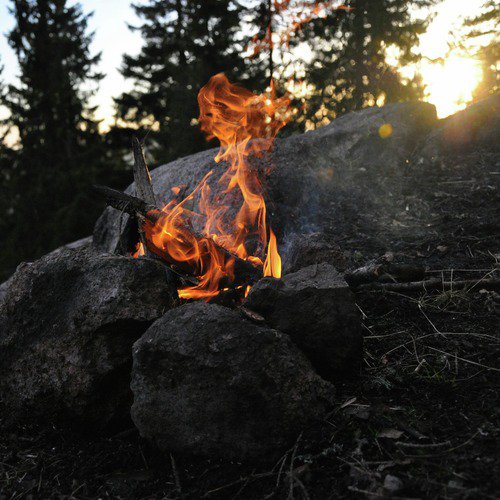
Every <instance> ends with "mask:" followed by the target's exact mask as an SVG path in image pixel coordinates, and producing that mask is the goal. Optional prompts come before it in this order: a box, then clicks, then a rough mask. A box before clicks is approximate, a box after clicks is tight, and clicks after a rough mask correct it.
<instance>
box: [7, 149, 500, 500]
mask: <svg viewBox="0 0 500 500" xmlns="http://www.w3.org/2000/svg"><path fill="white" fill-rule="evenodd" d="M498 167H499V160H498V156H497V155H493V154H487V153H485V152H475V153H473V154H469V155H467V157H465V158H458V157H457V158H454V159H453V160H449V161H446V162H444V166H443V165H441V166H436V165H434V164H432V165H431V164H430V163H429V164H428V165H424V166H418V168H419V171H418V175H416V174H414V173H412V171H411V168H417V166H416V165H413V166H410V167H408V172H407V173H405V175H403V176H402V177H401V176H399V177H398V180H397V183H396V181H394V184H391V182H392V181H390V179H388V178H383V177H379V178H377V180H376V182H377V183H379V185H382V184H383V185H384V188H385V189H386V190H389V191H390V190H391V189H392V188H391V186H394V188H395V189H396V187H397V192H398V196H397V197H396V201H395V202H392V203H387V204H386V205H384V206H382V205H380V204H379V205H374V198H370V197H369V196H367V195H366V191H365V186H364V185H363V182H360V184H359V186H358V189H357V191H352V192H346V190H345V189H337V188H332V197H331V199H332V202H331V206H330V210H328V211H327V212H326V213H324V214H323V215H324V219H325V220H324V223H325V231H326V232H327V233H328V234H329V235H330V236H331V237H332V238H333V239H334V240H335V241H336V242H337V243H338V244H339V245H340V246H341V248H342V249H343V250H344V251H345V252H346V256H347V258H348V261H349V267H350V268H351V269H352V268H355V267H359V266H361V265H363V264H365V263H366V262H368V261H369V260H370V259H374V258H378V257H380V256H381V255H383V254H386V252H392V254H393V258H394V260H395V261H401V262H406V263H414V264H418V265H421V266H424V267H425V268H426V275H427V276H428V277H439V276H442V277H443V279H444V281H455V280H458V279H474V280H477V281H478V284H477V285H476V286H472V287H470V288H468V289H460V288H448V289H443V290H440V291H433V292H422V291H421V292H412V293H405V294H401V293H391V292H384V291H381V290H376V291H375V290H374V291H370V290H366V289H364V290H363V291H358V292H356V298H357V303H358V306H359V308H360V310H361V311H362V314H363V324H364V329H365V353H364V367H363V369H362V371H361V373H360V375H359V377H357V378H355V379H353V380H350V381H347V382H343V383H339V384H337V387H338V399H337V401H338V403H337V405H336V406H335V408H334V409H333V411H332V413H331V415H330V416H329V418H328V419H327V420H326V421H324V422H319V423H318V424H317V425H316V426H315V427H314V428H310V429H304V433H303V434H302V435H301V436H300V437H299V438H298V439H297V442H296V444H295V446H294V447H293V448H291V449H290V450H289V451H288V452H287V453H286V454H284V456H283V457H282V459H280V460H279V461H278V462H277V463H266V462H264V461H263V462H261V463H236V462H233V463H228V462H221V461H214V460H201V459H192V458H189V457H183V456H173V455H168V454H159V453H157V452H156V451H155V450H154V449H153V448H151V447H150V446H149V445H148V444H147V443H146V442H144V441H142V440H141V439H140V437H139V436H138V434H137V432H136V431H135V430H134V428H133V427H132V425H131V424H128V426H125V427H124V428H122V429H118V428H115V429H111V430H109V429H108V431H107V432H106V433H105V434H103V435H100V436H82V435H76V434H75V433H69V432H67V431H65V430H63V429H58V428H52V429H47V428H44V429H40V428H35V427H24V426H19V427H17V428H14V429H9V430H8V431H4V432H2V433H0V492H1V493H0V498H10V499H14V498H16V499H17V498H29V497H31V498H82V499H84V498H193V499H198V498H241V499H245V498H248V499H254V498H295V499H301V498H304V499H307V498H310V499H328V498H332V499H334V498H335V499H336V498H365V497H366V498H386V497H393V498H478V499H487V498H492V499H493V498H497V497H498V496H499V495H500V467H499V463H498V455H499V454H498V451H499V450H498V445H497V443H498V437H499V436H498V429H499V415H500V412H499V406H498V392H497V386H496V384H497V382H498V372H499V370H500V369H499V364H498V358H497V353H498V349H497V346H498V333H499V328H498V320H499V315H500V311H499V309H500V301H499V295H498V293H496V292H495V291H491V290H490V291H488V290H485V289H483V288H482V287H481V284H480V283H479V280H480V279H481V278H483V277H486V276H487V277H497V278H498V277H499V276H498V271H499V259H500V245H499V231H498V229H499V227H498V221H499V220H500V204H499V203H498V201H499V199H498V179H499V177H498V174H499V172H498V170H499V168H498ZM415 179H418V180H417V181H416V180H415ZM372 182H375V181H373V180H370V179H369V177H367V180H366V184H367V185H368V184H370V183H372ZM333 195H335V196H333Z"/></svg>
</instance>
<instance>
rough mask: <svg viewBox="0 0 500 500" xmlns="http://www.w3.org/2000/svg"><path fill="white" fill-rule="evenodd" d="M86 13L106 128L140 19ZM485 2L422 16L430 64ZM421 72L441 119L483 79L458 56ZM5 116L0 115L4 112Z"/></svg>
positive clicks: (134, 49)
mask: <svg viewBox="0 0 500 500" xmlns="http://www.w3.org/2000/svg"><path fill="white" fill-rule="evenodd" d="M10 3H11V2H10V1H9V0H0V34H1V35H0V60H1V62H2V64H3V65H4V67H5V69H4V74H3V79H4V81H7V82H10V81H14V80H15V77H16V75H17V73H18V68H17V63H16V59H15V56H14V54H13V52H12V50H11V48H10V47H9V46H8V44H7V41H6V39H5V36H4V35H5V34H6V33H7V32H8V31H9V30H10V29H12V27H13V18H12V16H11V14H10V13H9V11H8V6H9V4H10ZM80 3H81V5H82V6H83V9H84V11H85V12H91V11H93V12H94V16H93V17H92V18H91V20H90V29H92V30H94V31H95V33H96V35H95V38H94V41H93V45H92V49H93V51H94V53H95V52H102V60H101V63H100V68H99V70H100V71H101V72H103V73H104V74H105V75H106V76H105V78H104V80H103V81H102V82H101V84H100V88H99V91H98V94H97V95H96V96H95V97H94V101H93V104H95V105H97V107H98V110H97V118H100V119H103V120H104V126H106V125H109V124H110V123H112V116H113V99H112V98H113V96H117V95H119V94H120V93H121V92H123V91H124V90H128V89H130V87H131V82H127V81H125V80H124V78H123V77H122V76H121V75H120V73H119V67H120V65H121V61H122V55H123V54H124V53H127V54H136V53H138V52H139V50H140V47H141V38H140V34H139V33H133V32H131V31H130V30H129V29H128V27H127V23H129V24H137V22H138V20H137V17H136V16H135V14H134V11H133V10H132V8H131V7H130V0H80ZM483 3H484V0H444V1H443V2H442V3H441V4H440V5H439V6H437V7H434V8H433V9H431V10H430V11H429V12H425V13H424V15H425V16H426V17H427V16H433V20H432V22H431V24H430V27H429V29H428V32H427V33H426V34H425V35H423V36H422V38H421V45H420V50H421V52H422V54H424V55H425V56H426V58H429V59H436V58H439V57H443V56H445V55H446V54H447V52H448V49H449V43H452V42H453V39H454V36H455V34H456V33H457V32H458V31H459V29H460V26H461V24H462V22H463V18H464V16H473V15H474V14H475V13H477V12H478V9H479V8H480V6H481V5H482V4H483ZM419 70H420V71H421V72H422V75H423V78H424V83H426V84H427V85H428V92H429V95H428V97H427V100H428V101H429V102H432V103H433V104H435V105H436V106H437V108H438V115H439V116H441V117H444V116H447V115H449V114H451V113H453V112H455V111H457V110H458V109H460V108H462V107H464V101H466V100H468V99H470V97H471V92H472V90H473V88H474V86H475V84H476V83H477V80H478V79H479V78H480V76H481V74H480V70H479V67H478V66H477V64H476V63H475V62H474V61H472V60H470V59H464V58H463V57H462V56H459V55H453V54H452V55H451V56H450V57H449V58H448V59H447V60H446V61H445V63H444V64H432V63H431V62H429V61H428V60H427V59H425V60H424V61H423V62H422V63H421V64H420V68H419ZM0 114H1V111H0Z"/></svg>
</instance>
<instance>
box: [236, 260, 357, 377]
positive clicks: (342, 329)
mask: <svg viewBox="0 0 500 500" xmlns="http://www.w3.org/2000/svg"><path fill="white" fill-rule="evenodd" d="M244 305H245V307H247V308H249V309H251V310H253V311H256V312H258V313H260V314H262V315H263V316H264V318H265V319H266V321H267V322H268V323H269V325H271V326H272V327H273V328H276V329H277V330H280V331H282V332H285V333H287V334H288V335H290V337H291V338H292V340H293V341H294V342H295V343H296V344H297V346H298V347H299V348H300V349H301V350H302V351H303V352H304V353H305V354H306V355H307V357H308V358H309V359H310V361H311V363H312V364H313V366H314V367H315V368H316V370H317V371H318V373H319V374H320V375H321V376H322V377H324V378H326V379H328V380H336V379H338V378H339V377H342V376H346V375H352V374H355V373H356V372H358V371H359V368H360V364H361V360H362V349H363V336H362V334H361V318H360V314H359V310H358V309H357V307H356V303H355V300H354V295H353V293H352V292H351V290H350V289H349V287H348V286H347V283H346V282H345V280H344V279H343V277H342V276H341V275H340V274H339V273H338V272H337V271H336V270H335V268H334V267H332V266H331V265H329V264H326V263H321V264H314V265H312V266H309V267H306V268H304V269H301V270H299V271H297V272H295V273H291V274H287V275H285V276H284V277H283V279H276V278H271V277H268V278H263V279H262V280H260V281H259V282H258V283H257V284H256V285H255V286H254V287H252V289H251V290H250V293H249V295H248V297H247V298H246V299H245V302H244Z"/></svg>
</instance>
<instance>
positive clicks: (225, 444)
mask: <svg viewBox="0 0 500 500" xmlns="http://www.w3.org/2000/svg"><path fill="white" fill-rule="evenodd" d="M131 387H132V390H133V392H134V404H133V406H132V418H133V420H134V423H135V424H136V426H137V428H138V429H139V431H140V433H141V435H142V436H143V437H145V438H148V439H150V440H152V441H153V442H154V443H156V445H157V446H159V447H160V448H161V449H163V450H166V451H174V452H179V453H186V454H195V455H205V456H210V457H224V458H229V459H237V460H240V459H248V458H250V459H251V458H257V457H261V458H264V457H267V458H269V457H270V456H273V457H274V456H275V455H276V453H282V452H283V450H285V449H287V448H288V447H290V446H291V445H293V443H294V442H295V440H296V439H297V437H298V435H299V434H300V432H301V431H302V430H303V429H304V428H306V427H307V426H308V425H309V424H310V423H312V422H314V421H316V420H319V419H322V418H324V417H325V415H326V412H327V409H328V408H329V406H330V404H331V403H332V398H333V394H334V389H333V387H332V386H331V385H330V384H328V383H327V382H325V381H323V380H322V379H321V378H320V377H318V376H317V375H316V374H315V373H314V371H313V370H312V368H311V365H310V363H309V362H308V361H307V359H306V358H305V357H304V356H303V355H302V353H301V352H300V351H299V350H298V349H297V348H296V347H295V346H294V345H293V343H292V342H291V341H290V339H289V338H288V336H286V335H284V334H282V333H279V332H277V331H275V330H271V329H270V328H267V327H264V326H258V325H256V324H253V323H251V322H249V321H247V320H245V319H243V318H242V317H241V316H240V315H239V314H238V312H236V311H234V310H231V309H228V308H225V307H222V306H219V305H212V304H206V303H203V302H197V303H191V304H186V305H183V306H181V307H179V308H176V309H173V310H171V311H169V312H167V313H166V314H165V316H163V317H162V318H161V319H159V320H158V321H156V322H155V323H154V324H153V325H152V326H151V327H150V328H149V329H148V330H147V331H146V333H145V334H144V335H143V336H142V337H141V338H140V339H139V340H138V341H137V342H136V343H135V345H134V366H133V372H132V384H131Z"/></svg>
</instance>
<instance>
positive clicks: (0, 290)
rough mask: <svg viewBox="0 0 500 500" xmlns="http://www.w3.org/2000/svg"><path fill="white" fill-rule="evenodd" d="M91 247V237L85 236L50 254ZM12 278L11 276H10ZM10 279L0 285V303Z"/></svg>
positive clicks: (5, 293)
mask: <svg viewBox="0 0 500 500" xmlns="http://www.w3.org/2000/svg"><path fill="white" fill-rule="evenodd" d="M91 245H92V236H87V237H86V238H82V239H80V240H77V241H73V242H71V243H68V244H66V245H63V246H61V247H59V248H56V249H55V250H53V251H52V252H51V254H55V253H57V252H60V251H62V250H64V249H67V248H69V249H74V250H76V249H77V248H82V247H90V246H91ZM20 265H21V266H23V265H25V263H21V264H20ZM11 278H12V276H11ZM11 278H9V279H8V280H7V281H4V282H3V283H1V284H0V303H1V302H2V300H3V299H4V297H5V296H6V295H7V291H8V289H9V286H10V282H11Z"/></svg>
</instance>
